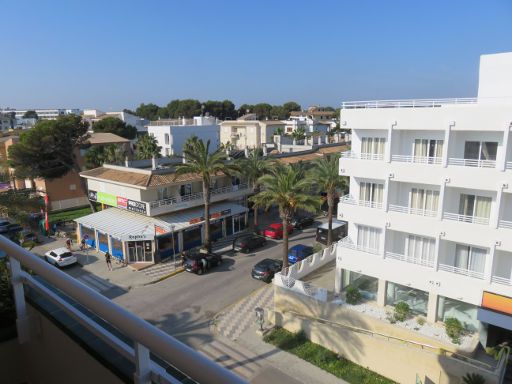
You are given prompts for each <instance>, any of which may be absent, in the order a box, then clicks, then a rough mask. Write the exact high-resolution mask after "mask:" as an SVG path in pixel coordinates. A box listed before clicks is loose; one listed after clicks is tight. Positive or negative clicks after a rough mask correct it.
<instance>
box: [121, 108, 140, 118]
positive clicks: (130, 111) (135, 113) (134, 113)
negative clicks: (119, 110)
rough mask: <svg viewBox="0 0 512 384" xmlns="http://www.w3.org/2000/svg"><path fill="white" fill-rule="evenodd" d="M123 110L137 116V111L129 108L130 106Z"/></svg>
mask: <svg viewBox="0 0 512 384" xmlns="http://www.w3.org/2000/svg"><path fill="white" fill-rule="evenodd" d="M123 112H124V113H129V114H130V115H133V116H137V112H135V111H132V110H131V109H128V108H125V109H123ZM139 117H141V116H139Z"/></svg>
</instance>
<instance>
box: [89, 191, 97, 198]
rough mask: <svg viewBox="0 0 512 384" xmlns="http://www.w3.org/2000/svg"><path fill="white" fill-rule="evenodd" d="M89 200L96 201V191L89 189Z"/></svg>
mask: <svg viewBox="0 0 512 384" xmlns="http://www.w3.org/2000/svg"><path fill="white" fill-rule="evenodd" d="M88 196H89V200H91V201H97V200H98V193H97V192H96V191H91V190H89V194H88Z"/></svg>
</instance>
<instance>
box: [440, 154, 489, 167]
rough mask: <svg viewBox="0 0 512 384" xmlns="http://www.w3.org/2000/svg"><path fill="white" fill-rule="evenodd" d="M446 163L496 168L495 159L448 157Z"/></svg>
mask: <svg viewBox="0 0 512 384" xmlns="http://www.w3.org/2000/svg"><path fill="white" fill-rule="evenodd" d="M448 165H460V166H463V167H478V168H496V160H476V159H457V158H453V157H450V158H449V159H448Z"/></svg>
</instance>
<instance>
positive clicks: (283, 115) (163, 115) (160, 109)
mask: <svg viewBox="0 0 512 384" xmlns="http://www.w3.org/2000/svg"><path fill="white" fill-rule="evenodd" d="M301 110H302V108H301V106H300V104H298V103H296V102H295V101H289V102H286V103H284V104H283V105H271V104H268V103H258V104H242V105H241V106H240V107H239V108H236V107H235V104H234V103H233V102H232V101H231V100H223V101H218V100H208V101H205V102H200V101H199V100H196V99H183V100H180V99H176V100H172V101H171V102H169V103H168V104H167V105H165V106H158V105H156V104H153V103H149V104H144V103H142V104H140V105H139V106H138V107H137V109H136V110H135V111H132V110H129V109H125V110H124V112H127V113H131V114H133V115H136V116H139V117H143V118H145V119H148V120H158V119H178V118H181V117H185V118H187V119H190V118H192V117H194V116H200V115H202V114H209V115H210V116H214V117H217V118H218V119H220V120H235V119H237V118H239V117H240V116H243V115H245V114H248V113H254V114H256V118H257V119H259V120H266V119H278V120H284V119H288V118H289V117H290V113H291V112H292V111H301Z"/></svg>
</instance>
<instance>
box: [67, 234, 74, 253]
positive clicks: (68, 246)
mask: <svg viewBox="0 0 512 384" xmlns="http://www.w3.org/2000/svg"><path fill="white" fill-rule="evenodd" d="M71 244H73V240H71V238H70V237H68V239H67V240H66V248H67V249H68V250H69V251H71Z"/></svg>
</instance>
